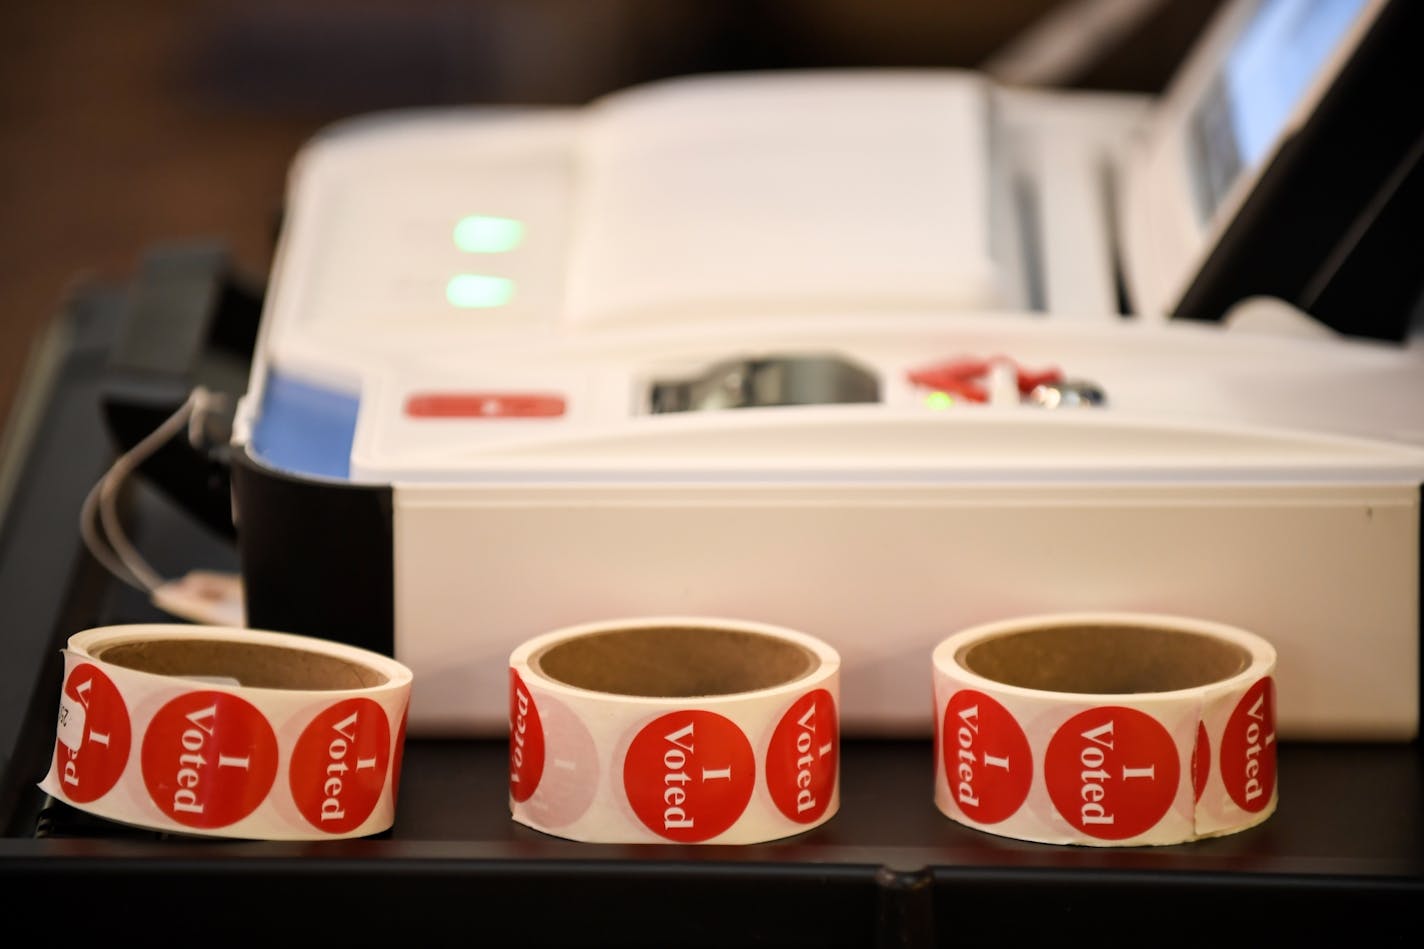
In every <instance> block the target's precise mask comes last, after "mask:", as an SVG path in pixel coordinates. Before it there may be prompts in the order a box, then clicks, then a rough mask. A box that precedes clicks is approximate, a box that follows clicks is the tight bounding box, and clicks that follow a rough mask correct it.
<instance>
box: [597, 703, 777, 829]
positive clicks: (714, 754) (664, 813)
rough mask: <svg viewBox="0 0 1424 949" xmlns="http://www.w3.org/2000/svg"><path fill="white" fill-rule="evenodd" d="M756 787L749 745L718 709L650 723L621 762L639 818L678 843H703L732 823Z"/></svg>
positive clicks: (626, 787) (672, 714) (674, 715)
mask: <svg viewBox="0 0 1424 949" xmlns="http://www.w3.org/2000/svg"><path fill="white" fill-rule="evenodd" d="M755 783H756V756H755V755H754V754H752V746H751V742H749V741H747V736H745V735H743V734H742V730H741V729H740V728H738V727H737V726H736V724H734V723H733V722H732V721H731V720H729V719H726V718H723V717H722V716H721V715H718V714H717V713H715V712H706V711H699V710H686V711H680V712H670V713H668V714H667V715H663V716H661V717H659V718H655V719H654V720H653V721H651V722H649V723H648V724H647V725H645V726H643V729H642V731H640V732H638V734H637V736H636V737H635V738H634V739H633V742H632V744H631V745H629V746H628V754H627V756H626V757H625V758H624V759H623V788H624V790H625V792H626V793H627V795H628V803H630V804H631V805H632V806H633V811H634V813H636V814H637V815H638V819H639V820H641V821H642V822H643V823H644V824H646V825H648V829H649V830H651V831H652V832H653V833H655V834H657V835H658V836H660V837H666V838H667V839H669V840H676V841H679V842H681V843H696V842H697V841H701V840H708V839H710V838H712V837H716V836H717V835H718V834H720V833H722V832H723V831H725V830H726V829H727V828H729V827H731V826H732V825H733V824H735V823H736V822H737V818H739V817H741V816H742V812H743V811H744V810H746V808H747V802H748V801H750V800H751V798H752V787H753V786H754V785H755Z"/></svg>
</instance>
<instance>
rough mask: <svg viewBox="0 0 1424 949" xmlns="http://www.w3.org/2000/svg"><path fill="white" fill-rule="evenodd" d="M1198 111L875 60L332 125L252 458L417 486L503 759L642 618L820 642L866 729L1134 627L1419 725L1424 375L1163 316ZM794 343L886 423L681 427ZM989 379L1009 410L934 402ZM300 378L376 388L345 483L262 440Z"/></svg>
mask: <svg viewBox="0 0 1424 949" xmlns="http://www.w3.org/2000/svg"><path fill="white" fill-rule="evenodd" d="M1238 15H1239V14H1238ZM1216 42H1219V41H1216ZM1171 101H1172V100H1171V98H1170V97H1168V99H1167V101H1166V102H1165V104H1164V103H1163V102H1159V101H1156V100H1153V99H1148V98H1144V97H1140V96H1132V95H1118V94H1102V93H1072V92H1062V91H1039V90H1016V89H1008V88H1002V87H998V86H995V85H994V84H993V83H991V82H989V81H987V80H986V78H985V77H984V76H982V75H980V74H977V73H973V72H965V71H955V70H929V71H923V70H921V71H913V70H911V71H903V70H864V71H861V70H850V71H831V72H793V73H758V74H738V75H728V76H705V77H691V78H686V79H679V80H670V81H666V82H661V83H656V84H653V85H650V86H647V87H643V88H638V89H634V90H629V91H626V92H622V93H618V94H615V95H612V96H609V97H607V98H605V99H602V100H598V101H596V102H594V103H591V104H589V105H587V106H583V107H578V108H545V109H527V110H526V109H520V110H489V109H441V110H431V111H424V112H417V113H399V114H395V115H391V116H378V117H373V118H370V119H363V120H359V121H355V122H350V123H345V124H343V125H341V126H338V127H336V128H334V129H332V130H330V131H329V132H327V133H325V134H323V135H321V136H319V137H318V138H316V139H315V140H313V141H312V142H311V143H310V144H309V145H308V146H307V147H306V148H304V149H303V151H302V153H301V154H300V155H299V157H298V159H297V160H296V162H295V163H294V164H293V167H292V172H291V178H290V182H289V193H288V197H289V204H288V209H287V218H286V224H285V227H284V230H283V233H282V236H281V241H280V245H279V252H278V255H277V260H276V263H275V266H274V268H273V271H272V274H271V281H270V285H269V291H268V297H267V303H266V309H265V311H264V314H263V320H262V327H261V335H260V338H259V343H258V350H257V354H256V359H255V362H254V365H253V371H252V376H251V385H250V389H249V391H248V392H247V394H246V396H245V397H244V398H243V400H242V402H241V405H240V409H239V413H238V417H237V420H236V429H235V435H234V444H235V446H236V447H237V448H238V449H239V450H241V451H242V452H244V453H245V454H246V455H247V456H248V458H249V459H250V460H251V461H252V462H253V463H254V464H256V465H259V466H268V467H270V468H272V469H274V470H282V471H284V472H285V473H286V474H288V475H291V476H294V477H300V478H305V479H309V480H311V481H312V482H314V483H331V484H333V485H384V486H388V487H389V488H390V489H391V498H392V501H391V514H390V517H391V537H392V547H391V550H390V552H389V556H391V557H392V558H393V577H394V581H393V583H394V590H393V596H394V616H393V629H392V642H393V648H394V652H395V655H396V657H397V658H399V659H400V660H402V661H403V662H405V663H406V664H408V665H409V666H411V668H412V669H413V670H414V671H415V676H416V687H415V689H414V691H413V703H412V707H411V718H410V728H411V730H412V732H413V733H416V734H455V735H498V734H503V732H504V729H505V728H506V727H507V716H508V705H507V701H508V699H507V693H506V689H507V684H506V675H507V673H506V668H507V658H508V655H509V653H510V652H511V650H512V649H513V648H514V647H515V646H516V645H517V644H519V643H520V642H522V641H524V640H525V639H528V638H530V637H532V636H534V635H537V634H539V633H542V632H545V631H548V630H550V629H553V628H556V627H560V626H563V625H567V624H572V623H579V622H585V621H591V620H603V619H609V618H614V617H620V616H648V615H714V616H728V617H738V618H745V619H753V620H757V621H761V622H767V623H774V624H781V625H786V626H791V627H794V628H797V629H801V630H803V631H805V632H807V633H810V634H812V635H815V636H818V637H820V638H822V639H824V640H825V641H826V642H828V643H830V644H831V645H832V646H834V647H835V648H836V649H837V650H838V651H839V652H840V653H841V656H842V659H843V679H842V709H841V712H842V723H843V727H844V729H845V731H846V733H847V734H850V735H858V734H859V735H922V734H928V732H929V731H930V729H931V727H932V723H931V721H930V719H929V717H928V712H929V709H930V665H929V656H930V652H931V650H932V649H933V647H934V646H935V645H936V644H937V643H938V642H939V641H940V640H941V639H943V638H944V637H946V636H947V635H949V634H950V633H952V632H954V631H956V630H958V629H960V628H962V627H965V626H968V625H971V624H977V623H981V622H985V621H989V620H993V619H999V618H1007V617H1011V616H1018V615H1024V614H1036V613H1059V612H1071V611H1076V610H1092V611H1104V610H1128V611H1138V612H1141V611H1148V612H1161V613H1175V614H1183V615H1190V616H1196V617H1203V618H1207V619H1211V620H1216V621H1221V622H1226V623H1231V624H1235V625H1238V626H1241V627H1243V628H1246V629H1249V630H1252V631H1254V632H1257V633H1260V634H1261V635H1263V636H1265V637H1266V638H1267V639H1269V640H1271V641H1272V642H1273V643H1274V644H1275V645H1276V647H1277V649H1278V650H1279V666H1278V693H1279V708H1278V728H1279V734H1280V735H1281V736H1282V737H1286V738H1309V739H1387V740H1396V739H1408V738H1412V737H1414V736H1415V735H1416V734H1417V729H1418V718H1419V631H1420V615H1419V593H1420V562H1419V557H1420V484H1421V482H1424V350H1421V348H1420V347H1418V346H1415V345H1413V344H1412V343H1411V344H1402V345H1396V344H1390V343H1381V342H1368V341H1363V340H1358V339H1351V338H1348V337H1344V336H1341V335H1338V334H1336V333H1333V332H1330V331H1328V330H1325V329H1324V328H1323V327H1321V326H1320V325H1318V324H1316V323H1314V322H1313V321H1312V320H1311V319H1310V317H1309V316H1308V315H1307V314H1303V313H1299V312H1297V311H1294V310H1292V309H1291V308H1289V307H1286V306H1284V305H1283V304H1280V303H1279V302H1278V301H1273V300H1269V299H1258V300H1248V301H1244V302H1243V304H1242V305H1241V306H1240V307H1238V309H1237V310H1236V311H1235V312H1234V313H1233V314H1232V315H1231V317H1230V318H1229V319H1228V320H1226V321H1224V322H1222V323H1211V324H1207V323H1190V322H1180V321H1172V320H1168V319H1167V318H1166V316H1165V314H1166V313H1167V312H1168V310H1169V309H1170V302H1171V299H1172V297H1173V293H1174V292H1176V291H1175V290H1174V288H1175V287H1178V285H1179V284H1180V283H1181V279H1182V276H1181V275H1182V273H1184V272H1185V270H1186V269H1187V268H1189V267H1190V266H1191V264H1190V261H1191V260H1192V259H1194V258H1196V257H1198V256H1199V255H1200V253H1201V247H1202V244H1203V242H1204V241H1209V240H1210V233H1211V231H1212V227H1213V225H1212V224H1211V223H1210V222H1206V223H1198V224H1195V225H1193V224H1192V223H1191V222H1190V221H1189V220H1187V219H1184V218H1181V217H1180V216H1178V215H1176V214H1175V213H1173V212H1172V211H1171V210H1170V209H1171V206H1172V202H1173V201H1176V200H1178V198H1179V197H1180V194H1181V192H1182V191H1183V186H1182V184H1181V182H1180V180H1178V179H1179V177H1180V173H1179V172H1177V171H1171V170H1169V169H1168V166H1169V165H1170V162H1169V161H1167V160H1165V159H1164V158H1163V152H1162V151H1161V150H1162V149H1163V148H1164V147H1166V146H1164V145H1163V142H1164V141H1168V140H1169V139H1170V136H1168V135H1164V133H1160V132H1158V131H1157V129H1158V127H1159V123H1162V122H1164V121H1167V119H1166V118H1164V116H1166V115H1167V114H1168V113H1170V109H1171ZM1242 187H1245V186H1244V185H1243V186H1242ZM471 216H475V218H473V219H475V220H479V221H484V222H493V224H491V226H492V227H495V228H503V230H502V231H501V232H500V233H501V235H502V236H500V238H499V240H498V241H497V242H496V243H497V244H498V245H499V246H498V247H497V248H495V249H491V248H490V247H485V248H483V249H474V250H471V249H468V248H467V249H462V248H461V246H459V245H458V244H457V243H456V241H455V240H452V229H453V228H455V227H456V225H457V223H458V222H460V221H462V220H467V219H472V218H471ZM511 222H513V223H512V224H511ZM1193 227H1195V229H1196V233H1193V230H1192V229H1193ZM511 241H512V243H511ZM506 245H507V246H506ZM462 276H473V277H475V278H477V279H476V280H475V281H474V282H467V283H464V284H460V283H458V280H459V278H461V277H462ZM1119 283H1121V284H1123V285H1124V286H1125V287H1126V288H1127V291H1128V293H1127V296H1128V298H1129V299H1130V301H1131V303H1132V305H1131V306H1130V307H1129V308H1128V309H1129V310H1130V312H1128V313H1123V312H1121V311H1122V309H1123V308H1122V307H1120V306H1119V298H1120V296H1121V294H1120V291H1119ZM806 354H814V355H825V356H829V357H832V358H835V359H839V360H843V361H844V362H846V363H847V364H852V365H855V366H858V367H860V368H862V369H863V370H865V371H867V372H869V373H870V374H871V375H873V376H874V377H875V379H876V380H878V383H879V398H878V400H877V401H874V402H868V403H859V404H797V405H772V406H762V407H756V408H740V409H726V410H711V411H688V412H674V413H656V412H653V411H652V410H651V408H650V402H649V392H650V388H651V387H652V385H653V384H654V383H656V382H658V381H661V380H668V379H678V378H684V377H690V376H694V375H696V374H697V373H699V372H701V371H704V370H706V369H707V368H708V367H709V366H711V365H714V364H716V363H718V362H720V361H723V360H727V359H749V360H752V359H765V358H778V357H786V356H798V355H806ZM964 358H978V359H985V360H990V361H991V364H992V365H994V366H996V367H997V368H996V369H995V370H994V371H991V372H990V373H989V375H988V377H986V384H987V385H988V389H989V395H988V398H987V399H986V400H985V401H984V402H974V401H972V400H965V399H962V398H960V399H952V398H945V397H943V396H935V395H933V393H932V391H931V390H930V389H927V388H926V387H924V386H921V385H917V384H915V383H914V382H912V381H911V379H910V373H911V372H912V371H913V370H916V369H920V368H923V367H926V366H934V365H937V364H944V363H949V362H953V361H955V360H960V359H964ZM994 360H1001V361H999V362H994ZM1013 366H1017V367H1026V368H1030V369H1039V368H1045V367H1057V368H1059V369H1061V370H1062V372H1063V373H1064V374H1065V376H1066V377H1068V378H1070V379H1081V380H1090V381H1091V382H1092V383H1094V384H1096V385H1097V386H1099V387H1101V389H1102V391H1103V392H1105V393H1106V396H1107V402H1106V404H1105V405H1102V406H1096V407H1089V406H1078V407H1066V406H1065V407H1059V408H1049V407H1045V406H1043V405H1040V404H1032V403H1030V402H1029V401H1027V400H1025V399H1023V398H1022V397H1021V394H1020V393H1019V392H1018V390H1017V389H1016V388H1015V387H1014V386H1013V385H1012V380H1011V379H1007V377H1006V376H1005V375H1004V371H1005V368H1006V367H1010V368H1011V367H1013ZM275 379H280V380H283V381H292V380H295V381H297V382H298V383H299V384H300V385H302V386H306V387H310V388H312V389H314V390H317V391H319V392H323V393H329V394H332V395H333V397H335V398H337V399H340V400H347V404H349V405H350V406H351V411H352V413H353V417H352V423H351V429H350V434H349V440H348V442H347V443H343V444H349V452H348V453H347V454H346V456H345V457H342V458H336V459H332V458H326V459H325V460H324V461H323V463H322V464H318V465H305V464H304V463H303V462H302V461H301V460H300V458H295V460H294V456H289V455H283V454H282V453H280V452H274V451H269V450H268V449H267V448H265V447H264V446H265V444H267V443H270V439H265V436H264V430H265V428H266V427H269V426H276V425H280V419H274V418H272V417H269V416H272V415H276V414H280V408H279V407H277V406H276V403H275V402H274V400H273V399H272V398H271V392H269V389H270V388H271V387H272V385H273V384H274V383H273V380H275ZM1006 379H1007V381H1006ZM239 513H240V518H239V524H238V526H239V534H241V527H242V523H241V518H248V517H258V516H261V512H254V511H241V512H239ZM352 542H353V543H358V544H359V543H360V542H361V541H360V539H359V538H354V539H353V540H352ZM293 569H299V568H298V567H296V566H294V567H293ZM332 592H333V595H340V591H332Z"/></svg>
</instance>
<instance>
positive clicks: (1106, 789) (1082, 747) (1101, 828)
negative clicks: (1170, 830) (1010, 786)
mask: <svg viewBox="0 0 1424 949" xmlns="http://www.w3.org/2000/svg"><path fill="white" fill-rule="evenodd" d="M1043 772H1044V777H1045V778H1046V779H1047V782H1048V796H1049V797H1050V798H1052V800H1053V806H1054V807H1055V808H1057V809H1058V813H1059V814H1061V815H1063V818H1064V819H1065V820H1067V821H1068V823H1070V824H1072V825H1073V826H1074V827H1076V828H1077V829H1078V830H1080V831H1082V832H1083V833H1085V834H1087V835H1088V836H1090V837H1097V838H1099V839H1100V840H1125V839H1126V838H1128V837H1136V836H1137V835H1138V834H1141V833H1144V832H1146V831H1148V830H1151V829H1152V828H1153V827H1154V826H1155V825H1156V824H1157V822H1158V821H1159V820H1161V819H1162V815H1164V814H1166V813H1167V809H1168V808H1170V807H1171V806H1172V800H1173V798H1175V797H1176V795H1177V785H1178V783H1179V782H1180V780H1181V764H1180V763H1179V761H1178V758H1177V746H1176V744H1175V743H1174V742H1173V741H1172V736H1171V734H1170V733H1168V731H1167V729H1166V728H1164V727H1163V726H1162V725H1161V723H1159V722H1158V721H1157V720H1156V719H1154V718H1153V717H1152V716H1150V715H1148V714H1146V713H1145V712H1139V711H1138V710H1136V709H1132V708H1123V707H1121V706H1115V705H1113V706H1105V707H1103V708H1093V709H1088V710H1087V711H1085V712H1079V713H1078V714H1077V715H1074V716H1073V717H1072V718H1070V719H1068V721H1066V722H1064V723H1063V724H1062V725H1061V726H1059V728H1058V731H1056V732H1054V734H1053V738H1051V739H1050V740H1049V742H1048V752H1047V753H1046V754H1045V755H1044V765H1043Z"/></svg>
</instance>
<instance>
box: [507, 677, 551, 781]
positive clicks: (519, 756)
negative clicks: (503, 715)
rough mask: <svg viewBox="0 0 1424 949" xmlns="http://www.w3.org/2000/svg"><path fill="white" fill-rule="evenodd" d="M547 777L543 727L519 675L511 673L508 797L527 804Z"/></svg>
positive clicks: (531, 697)
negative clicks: (543, 778) (545, 774)
mask: <svg viewBox="0 0 1424 949" xmlns="http://www.w3.org/2000/svg"><path fill="white" fill-rule="evenodd" d="M543 776H544V726H543V724H542V723H541V722H540V721H539V709H538V708H537V707H536V706H535V705H534V698H533V696H531V695H530V694H529V690H528V689H526V688H525V687H524V680H523V679H521V678H519V673H517V672H515V671H514V670H513V669H510V670H509V796H510V797H512V798H514V799H515V800H516V801H527V800H529V798H530V796H531V795H533V793H534V791H535V789H536V788H538V787H539V779H540V778H542V777H543Z"/></svg>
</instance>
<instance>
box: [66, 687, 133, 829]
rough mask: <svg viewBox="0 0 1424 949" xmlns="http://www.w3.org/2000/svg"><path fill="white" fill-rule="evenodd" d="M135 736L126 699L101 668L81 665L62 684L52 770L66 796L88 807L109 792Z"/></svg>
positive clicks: (125, 763)
mask: <svg viewBox="0 0 1424 949" xmlns="http://www.w3.org/2000/svg"><path fill="white" fill-rule="evenodd" d="M132 740H133V731H132V728H131V726H130V725H129V710H128V706H126V705H125V704H124V697H123V696H122V695H120V694H119V690H118V687H117V686H115V685H114V683H113V681H112V680H110V679H109V677H108V676H106V675H104V673H102V672H100V671H99V668H98V667H97V666H92V665H90V664H89V663H87V662H86V663H82V664H80V665H77V666H75V667H74V668H73V669H71V670H70V672H69V677H68V678H67V679H65V680H64V690H63V695H62V696H61V697H60V702H59V728H58V737H57V738H56V739H55V742H54V766H55V771H56V773H57V775H58V777H59V786H60V788H61V790H63V792H64V796H65V797H67V798H69V799H70V800H71V801H74V802H75V803H77V804H87V803H89V802H90V801H94V800H97V799H98V798H101V797H103V796H104V795H105V794H107V793H109V790H110V789H111V788H112V787H113V786H114V785H115V784H117V783H118V780H119V776H120V775H122V774H123V773H124V766H125V765H127V764H128V761H129V745H130V743H131V742H132Z"/></svg>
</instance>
